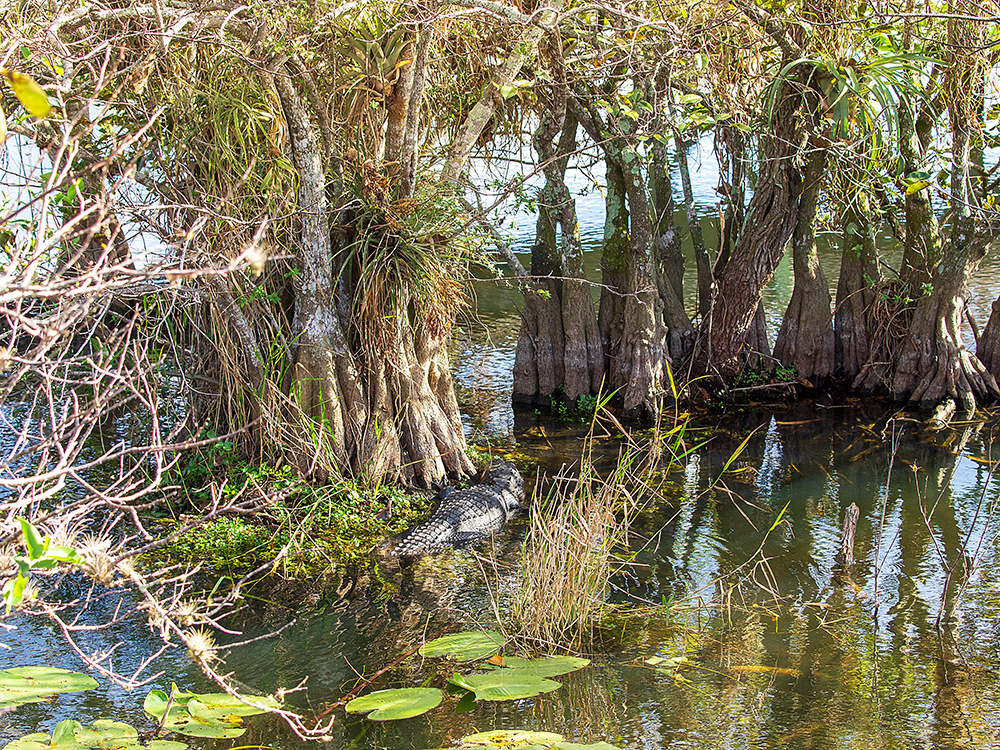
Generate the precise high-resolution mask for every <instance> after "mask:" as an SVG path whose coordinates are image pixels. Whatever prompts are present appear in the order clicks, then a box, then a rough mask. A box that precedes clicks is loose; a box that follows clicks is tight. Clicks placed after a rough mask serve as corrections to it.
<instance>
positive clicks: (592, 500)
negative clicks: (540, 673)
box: [511, 440, 637, 650]
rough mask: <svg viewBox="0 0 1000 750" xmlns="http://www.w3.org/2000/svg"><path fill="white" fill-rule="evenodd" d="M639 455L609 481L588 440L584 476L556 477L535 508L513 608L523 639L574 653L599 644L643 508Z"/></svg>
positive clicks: (623, 460) (625, 458)
mask: <svg viewBox="0 0 1000 750" xmlns="http://www.w3.org/2000/svg"><path fill="white" fill-rule="evenodd" d="M636 455H637V453H636V452H635V451H630V452H626V453H625V454H623V455H622V456H621V457H620V458H619V460H618V462H617V464H616V466H615V470H614V472H613V473H612V475H611V476H610V477H608V478H607V479H602V478H601V477H599V476H598V474H597V472H596V470H595V468H594V464H593V444H592V440H588V441H587V443H586V448H585V449H584V453H583V455H582V457H581V465H580V472H579V475H578V476H577V477H575V478H573V477H566V476H560V477H557V478H556V479H555V481H554V482H553V484H552V487H551V489H550V490H549V492H548V494H547V495H546V497H545V499H544V500H542V501H538V500H536V501H535V507H534V508H533V509H532V514H531V528H530V530H529V532H528V536H527V539H526V540H525V550H524V554H523V556H522V562H521V581H520V586H519V588H518V590H517V593H516V594H515V597H514V602H513V605H512V608H511V616H512V620H513V622H514V624H515V625H516V626H517V627H518V628H519V629H520V634H521V636H522V637H523V638H525V639H528V640H531V641H534V642H536V643H538V644H539V645H541V646H543V647H548V648H553V647H558V648H563V649H570V650H576V649H578V648H580V647H581V646H583V645H584V644H586V643H589V642H591V641H592V640H593V628H594V625H595V624H596V623H597V622H598V621H599V620H600V618H601V615H602V614H603V613H604V611H605V609H606V607H607V604H606V596H607V589H608V580H609V578H610V577H611V575H612V574H613V573H614V572H615V568H616V567H617V560H618V559H619V558H618V556H617V555H618V551H620V550H621V549H622V548H623V547H624V544H625V542H626V535H627V533H628V526H629V521H630V519H631V516H632V514H633V512H634V509H635V505H636V503H635V499H634V498H633V495H632V492H631V491H630V490H629V489H628V486H629V485H631V484H632V482H631V474H632V466H633V463H634V460H635V457H636Z"/></svg>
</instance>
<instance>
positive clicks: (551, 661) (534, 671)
mask: <svg viewBox="0 0 1000 750" xmlns="http://www.w3.org/2000/svg"><path fill="white" fill-rule="evenodd" d="M588 664H590V659H581V658H579V657H577V656H543V657H541V658H539V659H522V658H520V657H517V656H510V657H507V658H506V659H504V665H503V667H500V668H498V669H503V670H506V671H513V670H517V671H518V672H520V673H521V674H526V675H532V676H534V677H558V676H559V675H561V674H568V673H570V672H575V671H576V670H578V669H582V668H583V667H585V666H587V665H588Z"/></svg>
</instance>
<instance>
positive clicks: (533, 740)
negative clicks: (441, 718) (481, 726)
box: [462, 729, 563, 747]
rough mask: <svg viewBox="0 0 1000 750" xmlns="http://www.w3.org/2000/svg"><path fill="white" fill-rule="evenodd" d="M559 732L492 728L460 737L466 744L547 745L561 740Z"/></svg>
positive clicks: (488, 745)
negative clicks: (488, 730)
mask: <svg viewBox="0 0 1000 750" xmlns="http://www.w3.org/2000/svg"><path fill="white" fill-rule="evenodd" d="M562 738H563V737H562V735H561V734H555V733H554V732H531V731H525V730H509V729H494V730H493V731H492V732H479V733H477V734H470V735H468V736H466V737H463V738H462V744H463V745H466V746H477V745H483V746H487V747H499V746H503V747H519V746H522V745H538V746H541V747H548V746H551V745H554V744H556V743H557V742H561V741H562Z"/></svg>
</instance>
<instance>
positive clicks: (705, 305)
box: [674, 132, 714, 320]
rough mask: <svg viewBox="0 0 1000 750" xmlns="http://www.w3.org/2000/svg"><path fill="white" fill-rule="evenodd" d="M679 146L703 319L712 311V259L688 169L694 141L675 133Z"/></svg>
mask: <svg viewBox="0 0 1000 750" xmlns="http://www.w3.org/2000/svg"><path fill="white" fill-rule="evenodd" d="M674 144H675V145H676V148H677V165H678V166H679V167H680V173H681V189H682V191H683V193H684V214H685V216H687V223H688V232H689V233H690V235H691V244H692V245H694V259H695V263H696V265H697V266H698V315H699V316H700V317H701V319H702V320H705V318H707V317H708V315H709V313H711V311H712V292H713V287H714V284H713V280H712V261H711V260H710V259H709V257H708V248H706V247H705V238H704V237H703V236H702V233H701V224H700V223H699V222H698V213H697V211H696V210H695V207H694V190H693V189H692V188H691V172H690V170H689V169H688V158H687V151H688V149H689V148H690V147H691V145H692V143H690V142H688V141H686V140H685V139H684V138H683V137H682V136H681V134H680V133H679V132H675V133H674Z"/></svg>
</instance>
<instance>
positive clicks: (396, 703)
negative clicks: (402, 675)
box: [344, 688, 444, 721]
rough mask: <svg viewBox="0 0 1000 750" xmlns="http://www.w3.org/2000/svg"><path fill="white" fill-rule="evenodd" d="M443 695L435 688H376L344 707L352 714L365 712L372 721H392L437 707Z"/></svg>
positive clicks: (407, 717)
mask: <svg viewBox="0 0 1000 750" xmlns="http://www.w3.org/2000/svg"><path fill="white" fill-rule="evenodd" d="M443 698H444V695H443V694H442V693H441V691H440V690H438V689H437V688H397V689H395V690H377V691H375V692H374V693H369V694H368V695H363V696H361V697H360V698H355V699H354V700H352V701H351V702H350V703H348V704H347V705H346V706H345V707H344V709H345V710H346V711H348V712H349V713H352V714H360V713H367V712H368V711H371V713H370V714H368V718H369V719H371V720H372V721H392V720H394V719H409V718H411V717H413V716H420V715H421V714H425V713H427V712H428V711H430V710H431V709H432V708H437V706H438V705H439V704H440V703H441V701H442V699H443Z"/></svg>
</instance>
